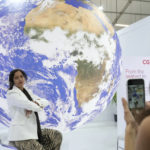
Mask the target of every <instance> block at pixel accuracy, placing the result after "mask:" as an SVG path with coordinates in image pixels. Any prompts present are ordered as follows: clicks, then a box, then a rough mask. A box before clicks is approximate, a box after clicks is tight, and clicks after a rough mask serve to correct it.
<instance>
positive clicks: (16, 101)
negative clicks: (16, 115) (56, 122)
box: [7, 92, 43, 112]
mask: <svg viewBox="0 0 150 150" xmlns="http://www.w3.org/2000/svg"><path fill="white" fill-rule="evenodd" d="M7 100H8V104H9V105H12V106H17V107H20V108H24V109H27V110H32V111H36V112H38V111H41V110H43V109H42V108H41V107H40V106H38V105H37V104H35V103H33V102H32V101H29V100H28V99H27V98H23V97H21V96H20V95H19V94H18V93H17V92H9V94H7Z"/></svg>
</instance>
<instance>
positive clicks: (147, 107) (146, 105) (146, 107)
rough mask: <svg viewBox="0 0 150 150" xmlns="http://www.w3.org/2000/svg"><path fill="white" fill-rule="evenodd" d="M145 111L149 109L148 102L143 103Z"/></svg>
mask: <svg viewBox="0 0 150 150" xmlns="http://www.w3.org/2000/svg"><path fill="white" fill-rule="evenodd" d="M145 109H146V110H147V109H150V101H147V102H145Z"/></svg>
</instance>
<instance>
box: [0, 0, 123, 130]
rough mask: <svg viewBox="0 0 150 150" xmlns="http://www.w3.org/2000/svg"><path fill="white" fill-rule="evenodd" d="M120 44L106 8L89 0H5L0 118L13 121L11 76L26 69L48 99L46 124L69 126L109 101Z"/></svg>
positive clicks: (0, 23) (1, 4)
mask: <svg viewBox="0 0 150 150" xmlns="http://www.w3.org/2000/svg"><path fill="white" fill-rule="evenodd" d="M120 58H121V49H120V45H119V40H118V38H117V34H116V32H115V31H114V29H113V27H112V25H111V23H110V22H109V20H108V19H107V18H106V16H105V15H104V13H103V12H102V11H100V10H99V9H98V8H97V7H96V6H95V5H93V4H92V3H90V2H89V1H86V0H66V1H63V0H57V1H52V0H44V1H40V0H39V1H34V0H23V1H20V2H18V3H15V2H13V1H10V0H1V1H0V80H1V84H0V103H1V105H0V123H1V124H3V125H5V126H7V127H8V126H9V124H10V121H11V119H10V117H9V116H8V107H7V100H6V92H7V89H8V75H9V72H10V71H11V70H12V69H15V68H21V69H23V70H24V71H25V72H26V73H27V75H28V81H27V83H26V86H27V87H28V88H30V89H32V90H33V92H34V93H35V94H37V95H38V96H40V97H42V98H46V99H47V100H48V101H49V106H47V107H46V108H45V112H41V113H40V116H41V117H40V120H41V124H42V126H43V127H46V128H55V129H58V130H61V131H69V130H73V129H75V128H78V127H79V126H81V125H83V124H84V123H86V122H87V121H90V120H92V119H93V118H94V117H95V116H96V114H98V113H100V112H102V111H103V110H104V109H105V108H106V107H107V105H108V104H109V103H110V101H111V99H112V96H113V94H114V92H115V90H116V86H117V84H118V81H119V77H120Z"/></svg>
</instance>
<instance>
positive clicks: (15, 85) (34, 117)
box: [7, 69, 62, 150]
mask: <svg viewBox="0 0 150 150" xmlns="http://www.w3.org/2000/svg"><path fill="white" fill-rule="evenodd" d="M26 80H27V75H26V73H25V72H24V71H23V70H21V69H15V70H12V71H11V72H10V75H9V90H8V92H7V100H8V107H9V112H10V117H11V119H12V120H11V125H10V128H9V141H10V142H11V143H13V144H14V145H15V147H17V148H18V149H19V150H59V149H60V145H61V142H62V135H61V133H60V132H58V131H56V130H51V129H42V130H41V127H40V121H39V117H38V113H37V112H39V111H42V110H43V109H44V107H46V106H47V105H48V101H47V100H44V99H41V98H39V97H37V96H36V95H34V94H33V93H32V92H31V91H30V90H28V89H27V88H24V84H25V81H26Z"/></svg>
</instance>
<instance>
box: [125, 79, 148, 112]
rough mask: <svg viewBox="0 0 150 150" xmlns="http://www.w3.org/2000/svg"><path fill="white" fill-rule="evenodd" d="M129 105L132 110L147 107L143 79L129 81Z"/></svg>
mask: <svg viewBox="0 0 150 150" xmlns="http://www.w3.org/2000/svg"><path fill="white" fill-rule="evenodd" d="M127 93H128V105H129V108H130V110H132V109H143V108H144V107H145V86H144V80H143V79H129V80H128V81H127Z"/></svg>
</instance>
